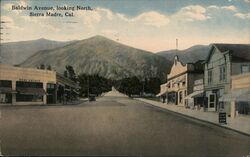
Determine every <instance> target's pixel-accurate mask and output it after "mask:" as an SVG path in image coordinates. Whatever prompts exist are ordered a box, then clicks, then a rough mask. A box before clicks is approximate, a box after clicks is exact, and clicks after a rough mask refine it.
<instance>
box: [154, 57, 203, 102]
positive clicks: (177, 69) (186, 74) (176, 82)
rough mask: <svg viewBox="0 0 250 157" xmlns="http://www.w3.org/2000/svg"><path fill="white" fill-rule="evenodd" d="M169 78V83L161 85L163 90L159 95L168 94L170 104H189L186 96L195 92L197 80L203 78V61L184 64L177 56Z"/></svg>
mask: <svg viewBox="0 0 250 157" xmlns="http://www.w3.org/2000/svg"><path fill="white" fill-rule="evenodd" d="M167 78H168V79H167V83H165V84H163V85H161V92H160V93H159V94H158V95H157V96H166V99H167V103H168V104H175V105H179V106H187V104H188V102H187V101H185V99H184V98H185V97H186V96H187V95H189V94H190V93H192V92H193V85H194V82H195V80H198V79H202V78H203V65H202V64H201V61H198V62H196V63H187V64H183V63H182V62H180V61H179V59H178V56H175V58H174V64H173V65H172V67H171V71H170V73H169V74H168V75H167Z"/></svg>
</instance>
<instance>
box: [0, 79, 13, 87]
mask: <svg viewBox="0 0 250 157" xmlns="http://www.w3.org/2000/svg"><path fill="white" fill-rule="evenodd" d="M11 86H12V85H11V81H9V80H0V87H11Z"/></svg>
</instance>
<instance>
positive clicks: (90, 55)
mask: <svg viewBox="0 0 250 157" xmlns="http://www.w3.org/2000/svg"><path fill="white" fill-rule="evenodd" d="M40 64H46V65H51V66H52V68H53V69H55V70H57V71H58V72H60V73H62V72H63V71H64V70H65V66H66V65H71V66H73V68H74V69H75V71H76V73H77V74H80V73H86V74H99V75H100V76H103V77H106V78H111V79H121V78H125V77H130V76H137V77H140V78H142V77H143V76H146V77H155V76H157V77H160V78H162V79H164V78H165V77H166V73H167V72H168V71H169V69H170V65H171V63H170V62H169V61H168V60H166V59H165V58H164V57H161V56H158V55H156V54H154V53H151V52H148V51H144V50H140V49H136V48H133V47H130V46H126V45H123V44H121V43H118V42H115V41H113V40H110V39H108V38H106V37H103V36H94V37H91V38H88V39H85V40H81V41H77V42H74V43H72V44H69V45H67V46H64V47H60V48H56V49H53V50H43V51H40V52H38V53H36V54H34V55H33V56H31V57H29V58H28V59H27V60H26V61H24V62H23V63H22V64H20V66H23V67H37V66H39V65H40Z"/></svg>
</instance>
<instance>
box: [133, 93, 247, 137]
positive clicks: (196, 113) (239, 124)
mask: <svg viewBox="0 0 250 157" xmlns="http://www.w3.org/2000/svg"><path fill="white" fill-rule="evenodd" d="M136 100H139V101H143V102H146V103H148V104H151V105H153V106H156V107H160V108H163V109H167V110H169V111H172V112H175V113H179V114H181V115H184V116H187V117H191V118H194V119H198V120H201V121H205V122H208V123H212V124H215V125H217V126H220V127H223V128H227V129H231V130H234V131H237V132H240V133H243V134H245V135H247V136H250V117H245V116H238V117H237V118H230V117H227V124H219V122H218V113H217V112H204V111H203V110H191V109H186V108H184V107H179V106H175V105H168V104H164V103H162V102H157V101H153V100H148V99H144V98H137V99H136Z"/></svg>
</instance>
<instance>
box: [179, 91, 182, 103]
mask: <svg viewBox="0 0 250 157" xmlns="http://www.w3.org/2000/svg"><path fill="white" fill-rule="evenodd" d="M179 98H180V103H182V91H180V93H179Z"/></svg>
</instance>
